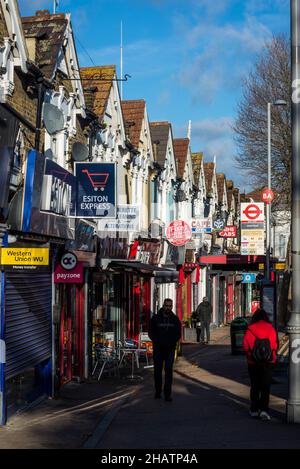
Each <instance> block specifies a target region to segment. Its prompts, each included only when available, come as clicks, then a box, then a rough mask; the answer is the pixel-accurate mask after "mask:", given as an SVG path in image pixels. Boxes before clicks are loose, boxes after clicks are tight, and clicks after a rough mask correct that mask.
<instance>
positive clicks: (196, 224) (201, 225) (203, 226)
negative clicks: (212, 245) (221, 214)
mask: <svg viewBox="0 0 300 469" xmlns="http://www.w3.org/2000/svg"><path fill="white" fill-rule="evenodd" d="M191 228H192V234H193V235H197V234H202V233H211V231H212V228H211V226H210V221H209V220H208V219H207V218H192V222H191Z"/></svg>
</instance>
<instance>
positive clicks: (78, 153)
mask: <svg viewBox="0 0 300 469" xmlns="http://www.w3.org/2000/svg"><path fill="white" fill-rule="evenodd" d="M72 157H73V160H74V161H84V160H87V159H88V157H89V149H88V147H87V146H86V145H84V144H83V143H80V142H74V143H73V146H72Z"/></svg>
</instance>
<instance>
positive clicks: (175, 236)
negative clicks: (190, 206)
mask: <svg viewBox="0 0 300 469" xmlns="http://www.w3.org/2000/svg"><path fill="white" fill-rule="evenodd" d="M166 236H167V240H168V241H169V242H170V243H171V244H173V245H174V246H184V245H185V244H186V243H187V242H188V241H190V239H191V237H192V231H191V227H190V226H189V225H188V224H187V223H186V222H185V221H183V220H175V221H172V223H170V224H169V226H168V227H167V229H166Z"/></svg>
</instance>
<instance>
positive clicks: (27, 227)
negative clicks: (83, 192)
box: [9, 150, 76, 239]
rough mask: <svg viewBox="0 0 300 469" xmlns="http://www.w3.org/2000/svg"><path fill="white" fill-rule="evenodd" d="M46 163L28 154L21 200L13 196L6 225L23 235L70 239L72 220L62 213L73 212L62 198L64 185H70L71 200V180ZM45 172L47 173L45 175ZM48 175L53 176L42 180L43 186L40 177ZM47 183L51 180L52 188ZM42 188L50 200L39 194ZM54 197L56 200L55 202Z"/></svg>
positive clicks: (60, 170) (59, 168)
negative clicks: (45, 189)
mask: <svg viewBox="0 0 300 469" xmlns="http://www.w3.org/2000/svg"><path fill="white" fill-rule="evenodd" d="M46 161H47V160H46V158H45V156H44V155H41V154H40V153H37V152H36V151H35V150H30V151H29V152H28V156H27V161H26V171H25V183H24V188H23V189H22V193H21V197H16V198H15V201H14V200H13V201H12V203H11V207H10V216H9V219H10V221H9V224H10V225H11V228H12V229H15V230H17V231H23V232H24V233H37V234H40V235H46V236H55V237H57V238H63V239H74V235H75V231H74V229H73V227H74V220H72V219H70V218H68V217H67V216H65V214H66V213H69V212H68V210H70V213H74V212H73V208H72V207H71V206H70V207H68V208H67V207H66V205H67V204H66V199H67V200H69V199H68V197H69V189H67V190H65V189H66V186H72V196H71V199H72V200H74V199H73V188H74V189H76V184H75V177H74V176H73V175H72V174H71V173H69V172H68V171H67V170H65V169H64V168H62V167H60V166H59V165H56V164H55V163H54V162H52V161H51V160H48V161H50V162H51V163H46ZM45 169H46V171H47V174H45ZM53 171H58V172H59V174H58V173H55V174H56V176H53V174H54V173H53ZM51 175H52V176H53V177H51V178H50V179H49V178H46V180H47V181H48V182H47V184H46V183H45V184H46V185H45V184H43V183H44V177H45V176H51ZM50 180H51V181H52V182H53V181H55V182H53V185H51V184H50V182H49V181H50ZM59 181H60V182H59ZM46 186H47V187H48V189H47V197H50V199H47V197H46V195H45V194H42V191H43V188H45V187H46ZM74 194H75V192H74ZM17 195H18V194H16V196H17ZM56 197H57V198H58V199H59V201H58V200H57V201H55V198H56ZM51 200H52V202H51ZM63 207H65V209H63ZM41 209H42V211H41ZM19 214H20V216H19Z"/></svg>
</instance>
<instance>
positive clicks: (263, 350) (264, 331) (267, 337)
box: [243, 309, 278, 420]
mask: <svg viewBox="0 0 300 469" xmlns="http://www.w3.org/2000/svg"><path fill="white" fill-rule="evenodd" d="M277 349H278V337H277V333H276V331H275V329H274V327H273V326H272V324H271V323H270V321H269V318H268V315H267V313H266V312H265V311H264V310H263V309H258V310H257V311H256V312H255V313H254V315H253V317H252V320H251V323H250V324H249V326H248V328H247V331H246V334H245V336H244V340H243V350H244V351H245V352H246V355H247V361H248V371H249V377H250V383H251V389H250V401H251V408H250V415H251V417H260V418H261V419H263V420H270V415H269V399H270V388H271V381H272V372H273V368H274V365H275V363H276V350H277Z"/></svg>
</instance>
